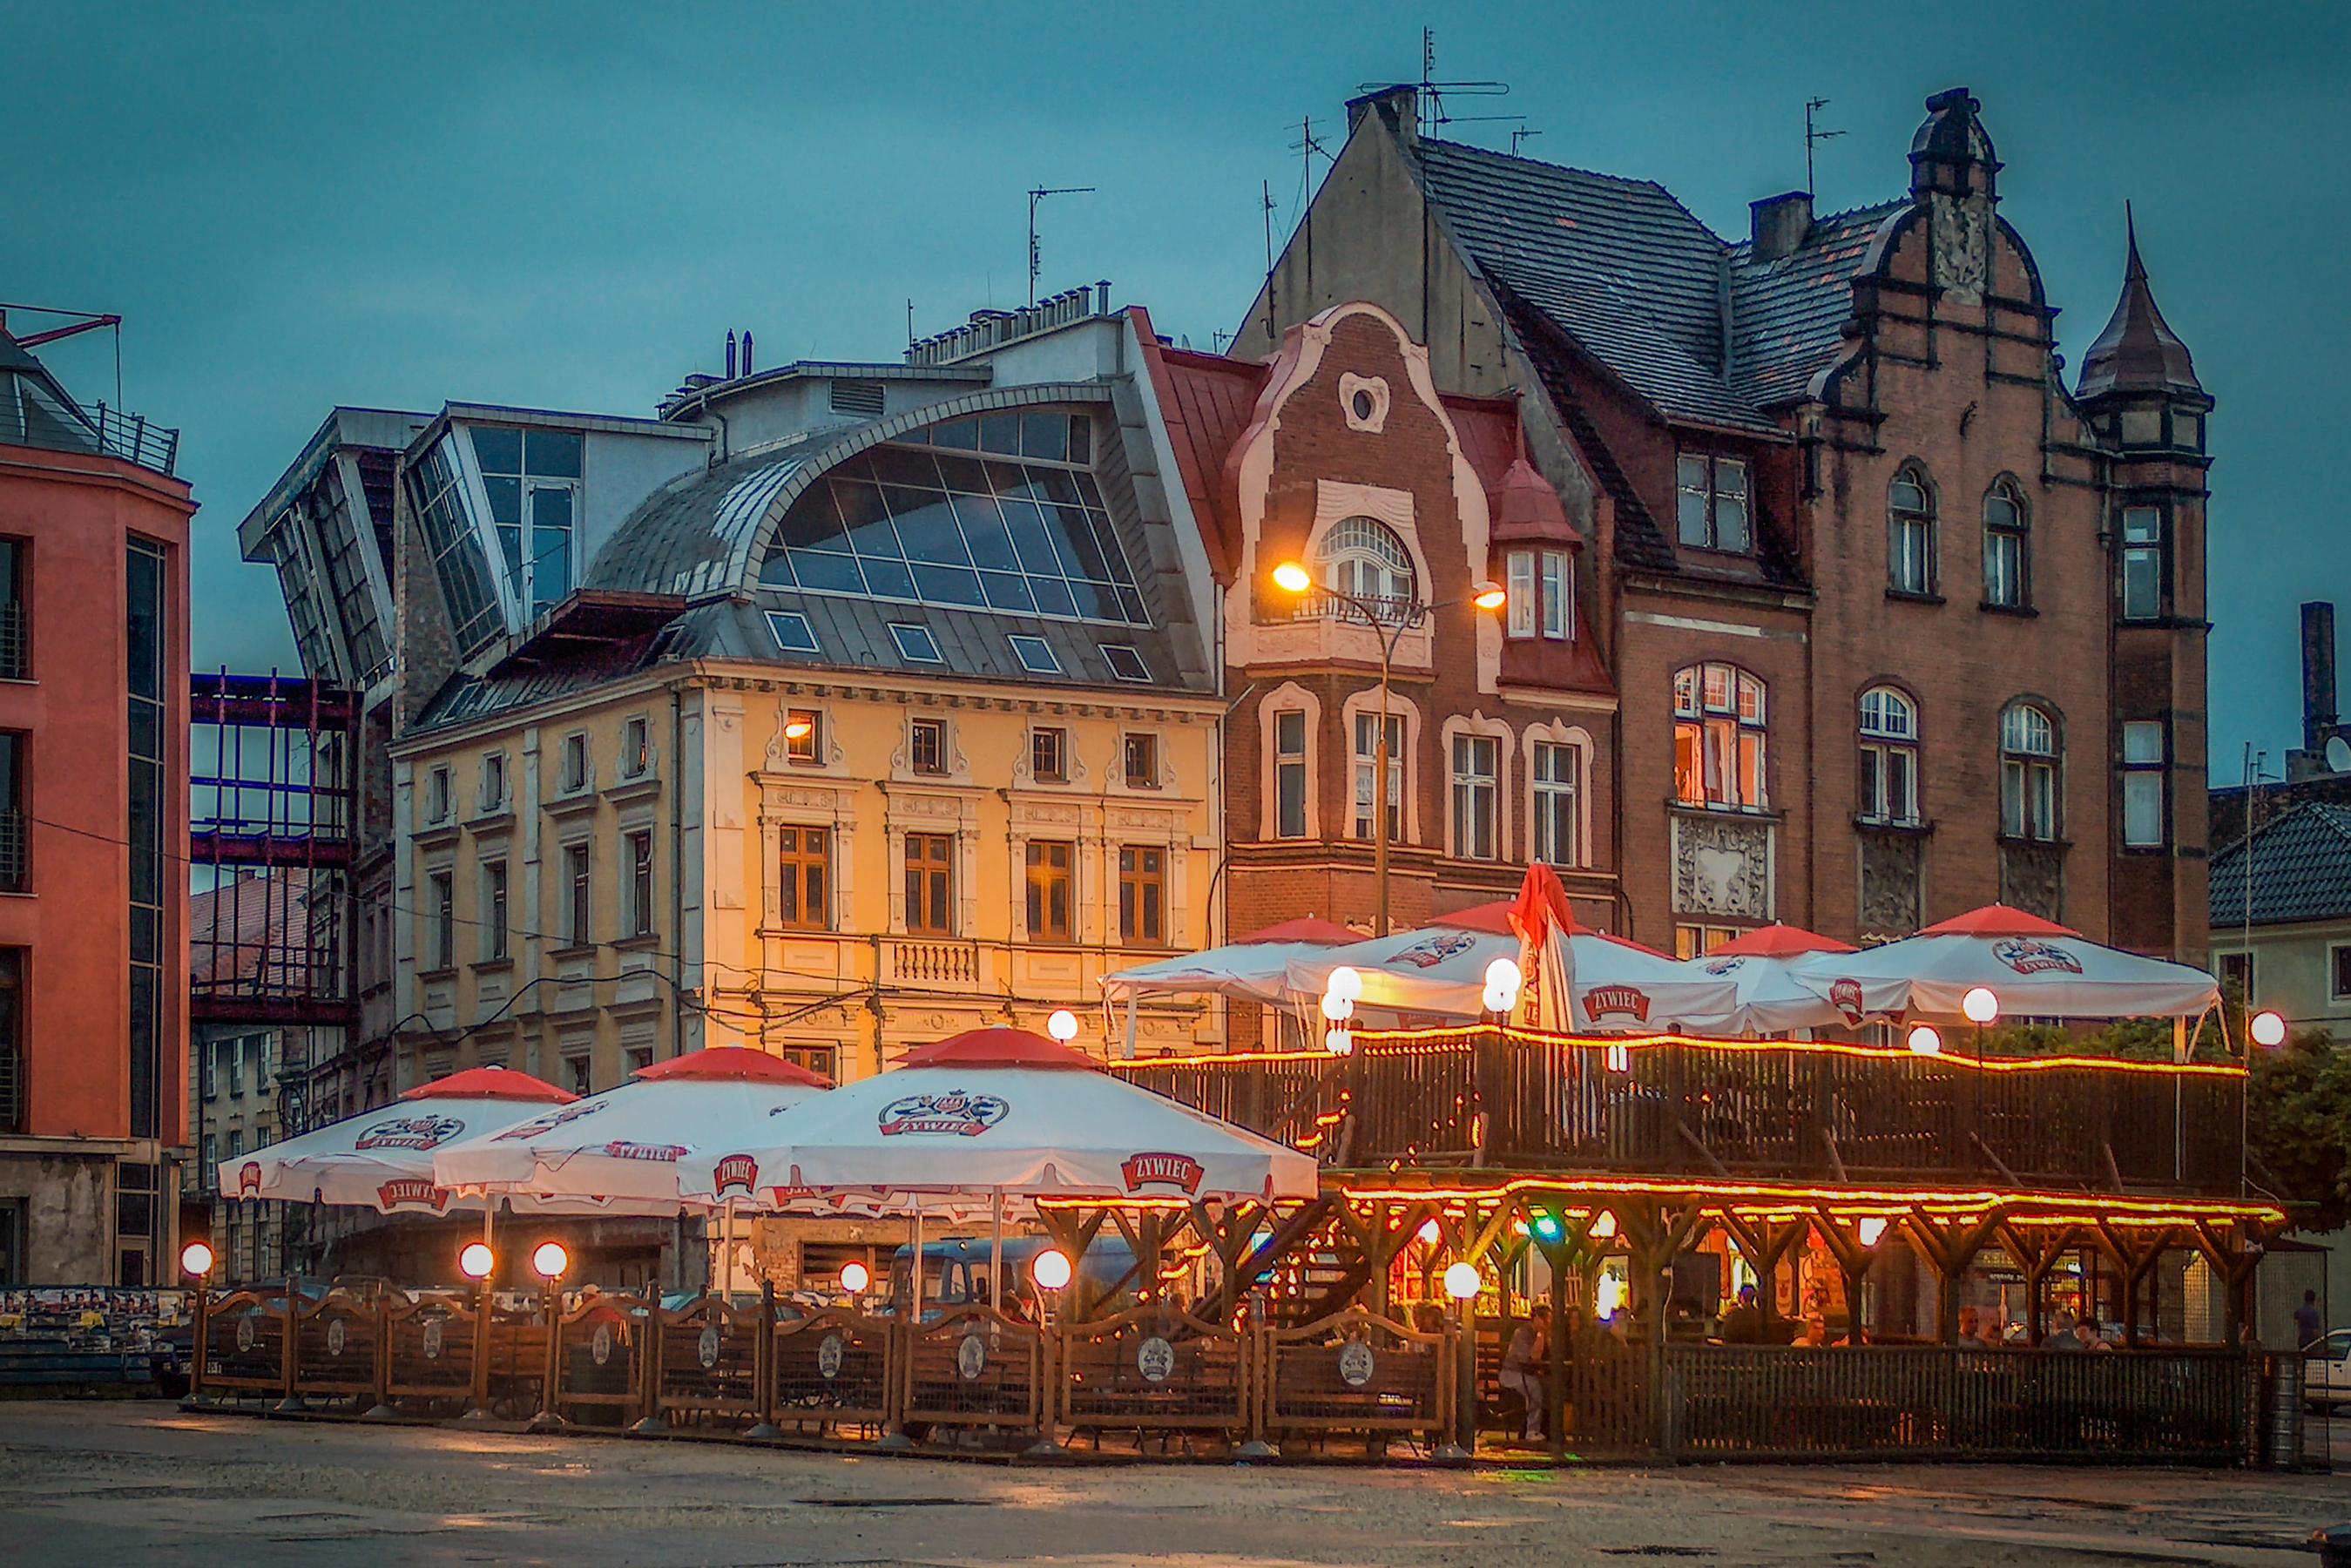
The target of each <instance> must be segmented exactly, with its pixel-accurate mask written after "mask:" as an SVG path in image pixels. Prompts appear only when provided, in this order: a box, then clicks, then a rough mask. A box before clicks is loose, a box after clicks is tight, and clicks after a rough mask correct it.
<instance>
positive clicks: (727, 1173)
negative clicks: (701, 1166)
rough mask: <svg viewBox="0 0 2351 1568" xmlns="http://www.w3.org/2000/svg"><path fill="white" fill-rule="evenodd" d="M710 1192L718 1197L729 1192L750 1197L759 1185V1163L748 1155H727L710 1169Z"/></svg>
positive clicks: (724, 1195)
mask: <svg viewBox="0 0 2351 1568" xmlns="http://www.w3.org/2000/svg"><path fill="white" fill-rule="evenodd" d="M710 1176H711V1190H712V1191H713V1192H714V1193H716V1195H717V1196H718V1197H726V1195H727V1194H728V1193H730V1192H739V1193H741V1194H742V1195H743V1196H744V1197H750V1196H751V1189H752V1188H753V1187H755V1186H758V1185H759V1162H758V1161H757V1160H755V1159H753V1158H752V1157H751V1156H750V1155H727V1156H726V1158H724V1159H722V1160H720V1161H719V1162H718V1163H717V1164H716V1165H715V1166H711V1167H710Z"/></svg>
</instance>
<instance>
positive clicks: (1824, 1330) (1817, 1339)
mask: <svg viewBox="0 0 2351 1568" xmlns="http://www.w3.org/2000/svg"><path fill="white" fill-rule="evenodd" d="M1795 1343H1797V1344H1798V1345H1800V1346H1802V1347H1803V1348H1804V1349H1807V1350H1819V1349H1823V1348H1824V1347H1826V1346H1828V1345H1832V1344H1834V1343H1836V1341H1834V1340H1833V1339H1831V1338H1830V1337H1829V1321H1828V1319H1826V1318H1806V1319H1805V1320H1804V1332H1803V1333H1802V1334H1800V1335H1798V1336H1797V1338H1796V1342H1795Z"/></svg>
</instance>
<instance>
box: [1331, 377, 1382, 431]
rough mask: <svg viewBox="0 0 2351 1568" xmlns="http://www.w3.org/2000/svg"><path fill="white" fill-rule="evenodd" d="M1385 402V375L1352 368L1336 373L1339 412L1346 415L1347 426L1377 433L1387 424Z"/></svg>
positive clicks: (1351, 428)
mask: <svg viewBox="0 0 2351 1568" xmlns="http://www.w3.org/2000/svg"><path fill="white" fill-rule="evenodd" d="M1388 402H1389V394H1388V383H1387V381H1386V378H1384V377H1382V376H1359V375H1357V374H1356V373H1355V372H1354V371H1341V372H1340V373H1339V411H1340V412H1341V413H1343V414H1344V415H1345V416H1346V419H1347V428H1348V429H1350V430H1360V431H1362V432H1363V433H1364V434H1366V435H1377V434H1379V433H1380V432H1381V431H1382V430H1383V429H1384V428H1385V427H1386V425H1387V423H1388Z"/></svg>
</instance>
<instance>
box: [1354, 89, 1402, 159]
mask: <svg viewBox="0 0 2351 1568" xmlns="http://www.w3.org/2000/svg"><path fill="white" fill-rule="evenodd" d="M1367 114H1377V115H1378V116H1379V117H1380V119H1381V120H1383V121H1384V122H1385V123H1386V125H1387V128H1388V133H1389V134H1390V135H1392V136H1394V137H1395V139H1396V140H1397V141H1401V142H1402V143H1404V144H1405V146H1406V147H1410V146H1413V145H1415V144H1416V143H1417V142H1418V141H1420V89H1418V88H1416V87H1414V86H1413V85H1412V84H1411V83H1410V82H1399V83H1397V84H1396V85H1395V86H1394V87H1384V88H1381V89H1377V90H1376V91H1374V92H1367V93H1365V94H1364V96H1363V97H1361V98H1354V99H1348V100H1347V134H1348V135H1350V136H1353V135H1354V134H1355V131H1356V128H1357V127H1359V126H1361V125H1362V124H1363V123H1364V116H1365V115H1367Z"/></svg>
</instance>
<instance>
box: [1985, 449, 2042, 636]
mask: <svg viewBox="0 0 2351 1568" xmlns="http://www.w3.org/2000/svg"><path fill="white" fill-rule="evenodd" d="M2028 543H2029V540H2028V538H2027V536H2026V533H2025V510H2024V492H2023V491H2022V489H2020V488H2019V487H2018V486H2017V483H2016V481H2015V480H2013V479H2001V480H2000V481H1998V482H1997V483H1995V484H1994V485H1993V486H1992V487H1991V489H1989V490H1987V491H1985V492H1984V542H1983V552H1984V553H1983V572H1984V602H1985V603H1986V604H1988V605H1991V607H1992V608H1994V609H1996V610H2024V609H2029V608H2030V607H2031V606H2032V556H2031V553H2030V552H2029V551H2028V549H2026V546H2027V544H2028Z"/></svg>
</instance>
